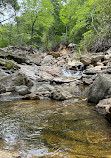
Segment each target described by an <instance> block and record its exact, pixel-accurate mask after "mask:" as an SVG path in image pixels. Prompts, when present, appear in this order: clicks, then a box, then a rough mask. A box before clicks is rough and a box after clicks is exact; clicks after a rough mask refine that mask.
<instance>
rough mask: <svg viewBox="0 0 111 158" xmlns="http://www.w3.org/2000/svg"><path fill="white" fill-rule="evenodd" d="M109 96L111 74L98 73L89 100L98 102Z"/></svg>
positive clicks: (110, 94)
mask: <svg viewBox="0 0 111 158" xmlns="http://www.w3.org/2000/svg"><path fill="white" fill-rule="evenodd" d="M108 97H111V75H107V74H103V75H98V76H97V77H96V79H95V81H94V82H93V84H92V86H91V88H90V90H89V93H88V101H89V102H93V103H98V102H99V101H100V100H101V99H104V98H108Z"/></svg>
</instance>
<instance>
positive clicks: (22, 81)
mask: <svg viewBox="0 0 111 158" xmlns="http://www.w3.org/2000/svg"><path fill="white" fill-rule="evenodd" d="M0 84H2V85H4V86H5V88H6V91H14V90H15V87H16V86H21V85H26V86H28V87H29V88H31V87H32V82H31V81H30V80H29V79H28V78H27V77H26V76H25V75H24V74H22V73H20V72H15V73H13V74H10V75H5V76H3V77H1V78H0Z"/></svg>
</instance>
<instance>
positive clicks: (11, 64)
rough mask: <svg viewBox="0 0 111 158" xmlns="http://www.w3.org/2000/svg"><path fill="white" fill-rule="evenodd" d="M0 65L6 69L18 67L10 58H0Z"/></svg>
mask: <svg viewBox="0 0 111 158" xmlns="http://www.w3.org/2000/svg"><path fill="white" fill-rule="evenodd" d="M0 66H4V67H5V68H6V69H8V70H10V69H19V67H18V66H17V65H16V64H15V63H14V62H13V61H11V60H7V59H0Z"/></svg>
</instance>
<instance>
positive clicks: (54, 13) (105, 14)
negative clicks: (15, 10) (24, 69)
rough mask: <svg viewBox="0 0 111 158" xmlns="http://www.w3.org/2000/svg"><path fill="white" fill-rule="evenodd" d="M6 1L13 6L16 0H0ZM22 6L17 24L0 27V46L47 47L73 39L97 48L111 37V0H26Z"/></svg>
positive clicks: (92, 48) (50, 47)
mask: <svg viewBox="0 0 111 158" xmlns="http://www.w3.org/2000/svg"><path fill="white" fill-rule="evenodd" d="M6 3H10V4H11V5H12V6H13V7H14V5H15V4H16V3H17V1H12V0H4V1H3V0H1V1H0V4H4V5H5V4H6ZM16 6H17V5H16ZM22 8H23V11H22V14H21V16H19V17H16V18H15V22H16V23H15V24H13V25H12V24H6V25H3V26H1V27H0V35H1V36H0V47H5V46H7V45H16V46H23V45H29V46H30V47H34V48H39V49H41V50H43V51H45V50H53V49H55V48H56V47H57V46H58V45H59V44H60V43H64V44H68V43H70V42H71V43H76V44H79V45H80V49H82V48H86V49H88V50H94V48H95V45H96V43H97V42H98V41H99V40H101V41H102V40H106V41H107V40H108V39H110V38H111V31H110V30H111V9H110V8H111V2H110V0H102V2H101V0H68V1H67V0H41V1H40V0H24V2H23V4H22Z"/></svg>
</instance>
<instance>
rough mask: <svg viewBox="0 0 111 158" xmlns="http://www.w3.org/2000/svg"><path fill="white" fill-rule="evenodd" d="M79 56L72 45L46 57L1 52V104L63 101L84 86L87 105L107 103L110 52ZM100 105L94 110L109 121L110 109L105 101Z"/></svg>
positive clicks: (25, 51)
mask: <svg viewBox="0 0 111 158" xmlns="http://www.w3.org/2000/svg"><path fill="white" fill-rule="evenodd" d="M72 50H73V51H72ZM78 54H79V53H77V52H76V51H74V48H73V47H72V46H71V45H69V46H68V47H66V46H64V45H61V46H60V48H59V49H58V51H57V52H46V53H41V52H39V51H37V50H33V52H32V51H30V49H28V48H17V47H12V46H10V47H7V48H1V49H0V101H8V100H13V99H23V100H41V99H49V98H51V99H54V100H60V101H62V100H67V99H70V98H73V97H75V96H78V95H79V96H80V95H82V94H81V88H83V86H87V92H86V91H85V93H88V95H87V98H88V102H92V103H95V104H98V103H99V101H100V100H102V99H109V98H110V97H111V90H110V89H111V88H110V84H111V79H110V78H111V48H110V49H109V50H107V51H106V52H98V53H88V52H85V53H83V54H79V55H78ZM88 89H89V90H88ZM103 102H104V100H103ZM103 102H102V104H101V102H100V103H99V104H98V105H97V107H99V108H100V107H101V108H103V109H104V110H105V112H104V115H105V116H107V115H108V118H109V119H110V109H111V105H110V103H109V101H108V105H107V104H106V100H105V104H103ZM100 111H101V110H100Z"/></svg>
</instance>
